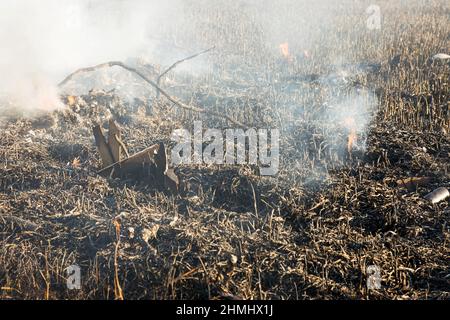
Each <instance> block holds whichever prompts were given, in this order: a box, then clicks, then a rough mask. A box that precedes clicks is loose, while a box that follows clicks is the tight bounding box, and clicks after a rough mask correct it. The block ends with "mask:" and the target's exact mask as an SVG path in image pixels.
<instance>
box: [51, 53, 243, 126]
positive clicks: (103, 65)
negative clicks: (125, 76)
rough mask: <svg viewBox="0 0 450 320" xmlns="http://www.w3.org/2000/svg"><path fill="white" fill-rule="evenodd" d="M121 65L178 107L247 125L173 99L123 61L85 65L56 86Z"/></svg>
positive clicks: (239, 124) (235, 123)
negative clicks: (80, 75)
mask: <svg viewBox="0 0 450 320" xmlns="http://www.w3.org/2000/svg"><path fill="white" fill-rule="evenodd" d="M114 66H117V67H121V68H123V69H125V70H128V71H130V72H132V73H135V74H137V75H138V76H139V77H141V78H142V79H143V80H144V81H145V82H147V83H148V84H150V85H151V86H153V87H154V88H155V89H156V90H158V91H159V92H160V93H161V94H162V95H163V96H165V97H166V98H167V99H168V100H169V101H170V102H172V103H174V104H176V105H177V106H179V107H180V108H183V109H186V110H190V111H193V112H197V113H205V114H209V115H212V116H215V117H219V118H223V119H226V120H228V121H229V122H231V123H233V124H234V125H236V126H239V127H241V128H247V127H248V126H246V125H244V124H242V123H240V122H239V121H237V120H234V119H232V118H231V117H229V116H228V115H226V114H221V113H218V112H215V111H210V110H205V109H202V108H198V107H194V106H189V105H187V104H185V103H183V102H181V101H179V100H177V99H175V98H174V97H172V96H171V95H169V94H168V93H167V92H166V91H165V90H163V89H161V87H160V86H159V85H158V84H157V83H155V82H154V81H152V80H150V79H149V78H147V77H146V76H145V75H144V74H143V73H142V72H140V71H139V70H137V69H135V68H132V67H130V66H127V65H126V64H124V63H123V62H120V61H110V62H106V63H102V64H99V65H96V66H93V67H87V68H81V69H78V70H76V71H75V72H73V73H71V74H69V75H68V76H67V77H66V78H65V79H64V80H63V81H61V82H60V83H59V84H58V87H63V86H64V85H65V84H66V83H67V82H69V81H70V80H72V79H73V77H75V76H76V75H79V74H81V73H86V72H92V71H96V70H98V69H102V68H110V67H114Z"/></svg>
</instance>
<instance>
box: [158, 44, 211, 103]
mask: <svg viewBox="0 0 450 320" xmlns="http://www.w3.org/2000/svg"><path fill="white" fill-rule="evenodd" d="M214 48H215V46H213V47H211V48H209V49H206V50H203V51H201V52H198V53H196V54H193V55H192V56H189V57H187V58H184V59H181V60H178V61H177V62H175V63H174V64H172V65H171V66H170V67H169V68H167V69H166V70H165V71H164V72H163V73H161V74H160V75H159V77H158V79H156V83H157V84H158V86H159V85H160V83H161V79H162V78H163V77H164V76H165V75H166V74H168V73H169V72H170V71H172V70H173V69H175V67H176V66H178V65H179V64H180V63H183V62H184V61H187V60H191V59H194V58H196V57H198V56H200V55H202V54H205V53H207V52H209V51H211V50H213V49H214ZM159 92H160V91H157V94H156V97H157V98H159Z"/></svg>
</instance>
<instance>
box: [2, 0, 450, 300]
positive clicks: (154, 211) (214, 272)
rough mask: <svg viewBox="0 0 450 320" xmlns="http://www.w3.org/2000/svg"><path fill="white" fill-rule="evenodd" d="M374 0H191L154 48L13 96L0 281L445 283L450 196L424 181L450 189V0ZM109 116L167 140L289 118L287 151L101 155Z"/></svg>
mask: <svg viewBox="0 0 450 320" xmlns="http://www.w3.org/2000/svg"><path fill="white" fill-rule="evenodd" d="M378 2H379V3H378V5H379V8H380V9H381V11H380V14H381V20H380V25H379V26H377V25H376V22H377V20H376V19H375V20H374V21H375V22H374V23H375V24H374V25H373V24H368V19H371V17H373V16H371V15H373V14H375V15H376V10H375V11H371V10H369V11H370V12H366V9H367V8H368V7H369V6H370V4H371V3H369V2H365V1H361V2H357V3H354V2H352V1H341V2H339V4H335V3H334V2H333V5H330V2H327V1H319V2H318V4H317V5H314V6H313V7H311V6H308V5H305V4H304V3H303V2H302V1H299V2H294V3H291V2H290V1H280V2H279V3H277V2H270V5H269V3H263V2H253V1H241V2H238V1H236V2H234V3H229V2H224V1H214V2H212V1H200V0H196V1H187V3H189V6H188V5H186V4H185V5H186V7H187V8H190V9H189V10H188V9H185V10H184V11H183V16H182V17H183V24H182V25H183V26H186V25H187V26H188V27H185V28H175V27H174V28H173V29H171V28H167V29H165V30H163V31H161V33H160V34H158V37H159V38H161V39H163V40H161V41H159V42H158V43H159V45H158V46H155V48H156V49H155V50H154V52H157V54H156V53H155V55H153V56H151V57H149V56H146V57H145V58H142V57H139V58H135V57H131V58H129V59H126V60H123V61H121V62H117V63H110V64H107V65H99V64H102V63H106V62H108V61H117V60H116V57H115V56H105V57H106V59H105V60H96V61H94V62H92V60H89V63H90V64H87V65H78V66H77V68H88V67H92V66H95V67H92V68H89V69H81V70H79V71H77V72H75V73H73V74H72V76H69V77H68V78H66V79H64V77H66V76H68V75H70V74H71V72H74V71H75V70H76V69H77V68H75V69H71V70H67V71H66V73H65V74H64V75H63V76H62V77H61V78H59V79H58V81H55V84H54V86H55V88H56V89H55V90H56V92H57V98H58V99H57V100H58V104H59V105H58V107H57V108H51V109H55V110H43V109H42V108H38V109H39V110H37V111H36V110H35V109H33V110H31V111H30V109H29V108H22V107H19V106H18V105H17V101H12V100H11V99H8V98H7V97H3V96H2V97H1V99H0V101H1V102H0V132H1V135H0V298H1V299H300V300H302V299H449V297H450V296H449V294H450V267H449V261H450V260H449V258H450V257H449V253H450V252H449V248H450V246H449V235H450V230H449V225H448V224H449V222H450V219H449V218H450V205H449V198H448V197H447V198H444V197H443V198H442V199H440V201H433V202H432V201H430V199H429V197H427V195H428V194H430V193H431V192H432V191H434V190H436V189H438V188H446V189H450V161H449V160H450V56H448V54H450V5H449V4H448V2H446V1H427V2H426V3H425V2H423V1H408V5H406V4H403V2H401V1H399V2H398V3H397V2H395V1H378ZM374 12H375V13H374ZM375 18H376V16H375ZM187 22H188V23H187ZM174 24H175V22H174ZM169 25H170V23H169ZM174 39H176V41H175V40H174ZM117 45H120V43H118V44H117ZM186 48H187V49H186ZM202 50H203V51H202ZM197 53H198V55H197ZM102 58H103V56H102ZM158 58H160V59H158ZM177 61H178V62H179V63H176V64H173V63H175V62H177ZM166 70H168V72H165V71H166ZM0 77H3V78H5V77H6V75H4V74H3V75H0ZM63 80H64V81H63ZM61 81H62V82H61ZM3 82H4V81H2V82H1V83H3ZM58 83H59V85H58ZM29 99H30V100H29V101H28V102H29V103H30V104H35V103H36V102H39V105H40V106H44V107H45V106H46V105H47V104H50V103H53V98H52V97H51V92H50V91H48V90H47V91H45V90H44V93H42V92H40V94H39V95H38V96H37V97H33V98H29ZM38 100H39V101H38ZM20 101H21V103H23V99H21V100H20ZM25 103H26V100H25ZM49 109H50V108H49ZM109 120H114V121H115V123H116V124H117V126H118V127H119V128H120V131H121V141H123V144H124V145H125V146H123V147H122V148H126V149H127V151H128V155H127V156H132V155H133V154H136V153H139V152H140V151H142V150H146V148H149V147H151V146H153V145H155V144H159V145H162V144H164V146H165V148H166V149H167V150H168V151H167V154H168V157H169V158H171V152H170V150H172V148H173V147H174V146H175V142H174V141H173V140H172V139H171V137H172V134H173V132H174V130H177V129H182V128H185V129H187V130H188V131H189V132H192V131H193V126H194V122H195V121H201V123H202V126H203V129H205V130H206V128H214V129H219V130H223V131H224V130H225V129H228V128H242V129H243V130H248V129H251V128H255V129H277V130H279V142H278V143H279V167H278V171H277V172H276V174H274V175H269V176H263V175H261V168H260V167H259V166H258V165H256V164H244V165H230V164H228V165H225V164H220V165H219V164H205V163H204V164H183V165H175V164H173V163H172V162H171V161H170V159H168V163H169V166H170V168H172V169H173V170H174V173H175V174H176V176H177V177H178V179H179V184H177V187H176V190H173V189H171V190H169V189H168V188H165V187H164V186H161V185H156V184H157V183H155V181H156V180H157V179H156V178H155V177H154V176H152V177H145V176H143V175H141V174H140V173H138V176H137V177H136V176H133V177H131V176H128V175H122V176H114V171H112V172H110V174H101V173H102V172H99V171H100V170H101V169H102V168H104V167H105V159H104V158H103V157H102V153H101V150H100V148H97V146H96V144H97V145H98V140H95V139H94V135H93V128H94V127H95V126H97V125H99V126H100V128H101V130H102V131H103V132H105V133H107V132H108V130H109V131H111V130H112V128H111V122H110V121H109ZM271 143H272V144H273V143H274V141H271ZM207 145H208V143H207V142H204V143H203V149H202V150H204V149H205V148H206V147H207ZM119 150H121V149H119ZM119 152H120V151H119ZM113 162H114V161H113ZM156 182H158V181H156ZM72 265H77V266H79V267H80V270H81V283H80V284H81V287H80V289H78V290H69V288H68V287H67V278H68V273H67V270H66V269H67V268H68V267H69V266H72ZM373 267H376V268H377V269H378V271H379V280H380V285H381V286H380V287H377V288H369V287H370V286H368V280H370V279H371V277H374V275H371V274H368V273H369V271H370V270H373V269H371V268H373ZM375 276H377V275H375Z"/></svg>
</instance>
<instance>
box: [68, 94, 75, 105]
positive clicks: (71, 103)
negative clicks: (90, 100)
mask: <svg viewBox="0 0 450 320" xmlns="http://www.w3.org/2000/svg"><path fill="white" fill-rule="evenodd" d="M75 102H76V100H75V97H74V96H67V104H68V105H69V106H73V105H74V104H75Z"/></svg>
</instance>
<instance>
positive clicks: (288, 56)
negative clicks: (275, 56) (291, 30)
mask: <svg viewBox="0 0 450 320" xmlns="http://www.w3.org/2000/svg"><path fill="white" fill-rule="evenodd" d="M280 50H281V54H282V55H283V57H284V58H285V59H286V60H288V61H289V62H292V61H293V58H292V56H291V54H290V52H289V43H287V42H285V43H282V44H280Z"/></svg>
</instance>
